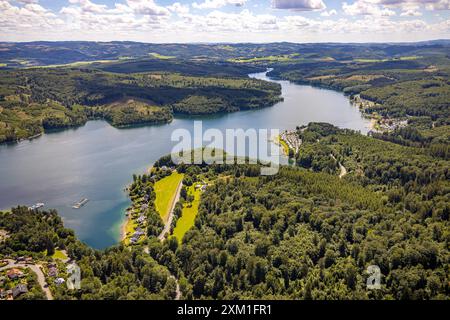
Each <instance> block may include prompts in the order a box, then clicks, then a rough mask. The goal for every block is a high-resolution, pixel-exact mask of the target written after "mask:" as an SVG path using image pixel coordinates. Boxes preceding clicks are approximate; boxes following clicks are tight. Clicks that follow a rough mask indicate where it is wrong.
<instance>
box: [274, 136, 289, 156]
mask: <svg viewBox="0 0 450 320" xmlns="http://www.w3.org/2000/svg"><path fill="white" fill-rule="evenodd" d="M275 141H276V142H277V143H278V144H279V145H280V146H281V149H282V150H283V153H284V154H285V155H286V156H288V155H289V146H288V144H287V143H286V141H284V140H283V139H281V137H280V136H278V137H276V139H275Z"/></svg>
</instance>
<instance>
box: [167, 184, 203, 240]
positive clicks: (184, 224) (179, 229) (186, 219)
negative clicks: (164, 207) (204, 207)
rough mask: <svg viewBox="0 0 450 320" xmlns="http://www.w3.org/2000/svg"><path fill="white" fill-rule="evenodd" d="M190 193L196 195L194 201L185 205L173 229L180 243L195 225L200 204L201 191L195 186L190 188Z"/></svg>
mask: <svg viewBox="0 0 450 320" xmlns="http://www.w3.org/2000/svg"><path fill="white" fill-rule="evenodd" d="M188 194H190V195H193V196H194V200H193V201H192V203H189V204H185V205H184V207H183V213H182V214H181V217H180V218H179V219H178V221H177V225H176V226H175V229H174V230H173V236H175V237H176V238H177V240H178V242H179V243H181V240H183V237H184V235H185V233H186V232H187V231H188V230H189V229H190V228H192V227H193V226H194V222H195V217H196V216H197V213H198V206H199V205H200V195H201V191H200V190H199V189H195V187H194V186H190V187H189V188H188Z"/></svg>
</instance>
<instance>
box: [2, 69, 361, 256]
mask: <svg viewBox="0 0 450 320" xmlns="http://www.w3.org/2000/svg"><path fill="white" fill-rule="evenodd" d="M251 76H252V77H255V78H258V79H264V80H270V79H268V78H267V77H266V75H265V73H259V74H254V75H251ZM270 81H271V80H270ZM276 82H277V83H280V84H281V85H282V94H283V97H284V101H283V102H280V103H278V104H276V105H274V106H273V107H269V108H264V109H259V110H252V111H241V112H235V113H230V114H223V115H217V116H208V117H201V118H198V117H197V118H192V117H189V118H188V117H182V118H175V119H174V120H173V122H172V123H170V124H166V125H157V126H143V127H133V128H128V129H117V128H114V127H112V126H110V125H109V124H108V123H107V122H105V121H100V120H98V121H89V122H87V124H86V125H84V126H82V127H79V128H76V129H68V130H63V131H59V132H54V133H48V134H44V135H42V136H41V137H39V138H36V139H33V140H30V141H23V142H20V143H18V144H13V145H0V209H8V208H11V207H13V206H17V205H19V204H20V205H28V206H29V205H32V204H35V203H38V202H43V203H45V207H44V209H50V208H54V209H56V210H58V212H59V214H60V215H61V216H62V217H63V220H64V223H65V225H66V227H69V228H72V229H74V230H75V232H76V234H77V236H78V237H79V238H80V239H81V240H82V241H84V242H86V243H87V244H88V245H90V246H92V247H94V248H99V249H101V248H105V247H107V246H110V245H113V244H116V243H117V242H118V241H119V237H120V224H121V223H122V221H123V219H124V213H125V209H126V208H127V206H128V205H129V204H130V202H129V200H128V198H127V195H126V193H125V192H124V188H125V187H126V185H127V184H128V183H130V181H131V180H132V174H133V173H137V174H140V173H144V172H145V171H146V170H147V169H148V168H149V167H150V166H151V165H152V164H153V163H154V161H156V160H157V159H159V158H160V157H161V156H163V155H165V154H168V153H170V152H171V150H172V148H173V146H174V145H175V144H176V142H171V135H172V132H173V131H174V130H175V129H179V128H184V129H187V130H189V131H191V132H192V131H193V123H194V120H202V121H203V130H206V129H209V128H217V129H219V130H221V131H222V132H224V133H225V129H228V128H230V129H233V128H242V129H244V130H246V129H249V128H255V129H279V130H280V131H281V130H285V129H295V127H296V126H299V125H306V124H308V123H309V122H312V121H320V122H329V123H332V124H334V125H336V126H338V127H341V128H350V129H354V130H359V131H361V132H362V133H366V132H367V131H368V128H369V120H367V119H364V118H363V117H362V115H361V114H360V112H359V110H358V109H357V108H356V107H354V106H353V105H352V104H351V103H350V102H349V99H348V97H345V96H344V95H343V94H342V93H339V92H335V91H331V90H326V89H319V88H314V87H311V86H303V85H296V84H293V83H290V82H288V81H276ZM82 198H88V199H89V202H88V203H87V204H86V205H85V206H83V207H81V208H80V209H73V208H72V206H73V205H74V203H76V202H77V201H79V200H81V199H82Z"/></svg>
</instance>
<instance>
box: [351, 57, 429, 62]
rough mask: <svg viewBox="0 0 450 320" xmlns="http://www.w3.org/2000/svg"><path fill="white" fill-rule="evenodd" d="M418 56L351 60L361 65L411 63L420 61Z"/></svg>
mask: <svg viewBox="0 0 450 320" xmlns="http://www.w3.org/2000/svg"><path fill="white" fill-rule="evenodd" d="M420 58H421V57H419V56H404V57H398V58H392V59H353V61H355V62H361V63H376V62H387V61H412V60H417V59H420Z"/></svg>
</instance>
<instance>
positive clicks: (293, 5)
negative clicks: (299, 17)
mask: <svg viewBox="0 0 450 320" xmlns="http://www.w3.org/2000/svg"><path fill="white" fill-rule="evenodd" d="M272 7H274V8H276V9H289V10H298V11H312V10H323V9H325V8H326V7H327V6H326V5H325V3H324V2H323V1H322V0H273V1H272Z"/></svg>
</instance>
